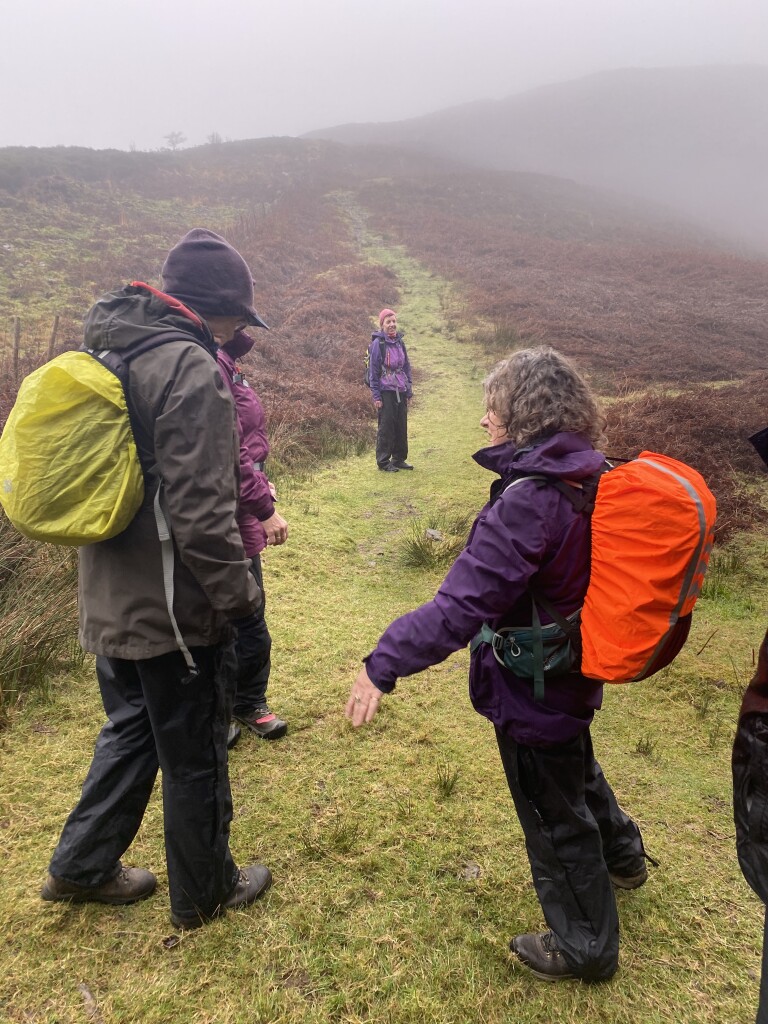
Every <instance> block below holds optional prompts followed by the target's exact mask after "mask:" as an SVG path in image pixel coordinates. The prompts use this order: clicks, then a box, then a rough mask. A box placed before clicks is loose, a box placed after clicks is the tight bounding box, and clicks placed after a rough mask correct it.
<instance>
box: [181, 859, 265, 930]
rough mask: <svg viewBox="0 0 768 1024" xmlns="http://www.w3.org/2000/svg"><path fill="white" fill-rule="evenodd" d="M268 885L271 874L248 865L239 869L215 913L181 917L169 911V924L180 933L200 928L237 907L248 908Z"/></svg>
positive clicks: (263, 867)
mask: <svg viewBox="0 0 768 1024" xmlns="http://www.w3.org/2000/svg"><path fill="white" fill-rule="evenodd" d="M270 885H272V872H271V871H270V870H269V868H267V867H265V866H264V865H263V864H249V865H248V867H247V868H240V873H239V875H238V877H237V884H236V885H235V888H234V889H233V890H232V893H231V895H230V896H229V897H228V898H227V899H226V900H224V902H223V903H222V904H221V906H220V907H219V908H218V910H217V911H216V913H214V914H211V916H210V917H208V916H207V915H206V914H194V915H193V916H191V917H181V915H179V914H174V913H173V911H171V924H172V925H173V926H174V927H175V928H179V929H181V930H182V931H191V930H192V929H193V928H200V927H201V926H202V925H204V924H207V923H208V922H209V921H212V920H213V919H214V918H216V917H222V916H223V915H224V914H226V912H227V911H228V910H237V909H238V907H249V906H250V905H251V903H253V902H254V901H255V900H257V899H258V898H259V896H262V895H263V894H264V893H265V892H266V891H267V889H268V888H269V887H270Z"/></svg>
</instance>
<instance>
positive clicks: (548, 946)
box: [509, 932, 575, 981]
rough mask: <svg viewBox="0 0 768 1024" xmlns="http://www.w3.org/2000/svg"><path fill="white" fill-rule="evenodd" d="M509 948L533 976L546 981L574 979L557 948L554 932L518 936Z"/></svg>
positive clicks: (529, 933)
mask: <svg viewBox="0 0 768 1024" xmlns="http://www.w3.org/2000/svg"><path fill="white" fill-rule="evenodd" d="M509 948H510V949H511V950H512V952H513V953H514V954H515V956H516V957H517V958H518V960H519V961H520V963H521V964H524V965H525V966H526V967H527V968H528V970H529V971H531V973H532V974H535V975H536V977H537V978H542V979H543V980H544V981H565V980H566V979H567V978H573V977H575V975H573V974H572V973H571V969H570V967H569V966H568V964H567V963H566V962H565V959H564V958H563V954H562V953H561V952H560V950H559V949H558V948H557V940H556V939H555V936H554V935H553V934H552V932H528V934H527V935H516V936H515V938H514V939H512V941H511V942H510V944H509Z"/></svg>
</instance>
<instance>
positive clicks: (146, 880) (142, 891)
mask: <svg viewBox="0 0 768 1024" xmlns="http://www.w3.org/2000/svg"><path fill="white" fill-rule="evenodd" d="M156 885H157V879H156V878H155V876H154V875H153V874H152V872H151V871H145V870H144V868H120V870H119V872H118V873H117V874H116V875H115V877H114V878H110V880H109V881H108V882H104V884H103V885H96V886H85V885H76V884H75V883H74V882H68V881H67V880H66V879H65V878H60V877H58V876H57V875H48V878H47V880H46V882H45V885H44V886H43V888H42V891H41V893H40V895H41V896H42V898H43V899H44V900H65V901H67V902H69V903H112V904H114V905H116V906H121V905H123V904H126V903H136V902H137V901H138V900H145V899H146V898H147V896H151V895H152V893H153V892H154V891H155V886H156Z"/></svg>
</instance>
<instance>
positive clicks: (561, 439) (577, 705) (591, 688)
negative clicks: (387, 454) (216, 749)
mask: <svg viewBox="0 0 768 1024" xmlns="http://www.w3.org/2000/svg"><path fill="white" fill-rule="evenodd" d="M485 400H486V409H487V412H486V415H485V416H484V417H483V419H482V420H481V425H482V427H483V428H484V429H485V430H486V431H487V433H488V437H489V445H488V447H486V448H482V449H481V450H480V451H479V452H477V453H476V454H475V456H474V459H475V461H476V462H477V463H478V465H480V466H482V467H483V468H484V469H488V470H490V471H491V472H492V473H495V474H497V475H498V477H499V479H497V480H496V481H495V483H493V484H492V486H491V496H490V501H489V502H488V504H487V505H485V506H484V508H483V509H482V510H481V511H480V514H479V515H478V517H477V519H476V520H475V522H474V525H473V527H472V530H471V532H470V534H469V539H468V540H467V545H466V547H465V549H464V551H463V552H462V553H461V554H460V555H459V557H458V558H457V559H456V562H455V563H454V565H453V567H452V568H451V570H450V571H449V573H448V575H447V576H446V578H445V580H444V581H443V583H442V585H441V586H440V589H439V590H438V592H437V594H436V596H435V598H434V599H433V600H432V601H429V602H428V603H427V604H424V605H422V606H421V607H420V608H417V609H416V610H415V611H412V612H409V613H408V614H407V615H404V616H402V617H401V618H399V619H397V620H395V622H393V623H392V624H391V625H390V626H389V628H388V629H387V630H386V631H385V633H384V635H383V636H382V637H381V639H380V640H379V643H378V645H377V647H376V649H375V650H374V651H373V653H372V654H369V655H368V656H367V657H366V658H365V659H364V662H365V665H364V667H363V668H362V669H361V671H360V673H359V675H358V677H357V679H356V680H355V682H354V684H353V686H352V691H351V694H350V697H349V701H348V703H347V706H346V711H345V713H346V715H347V717H348V718H349V719H351V721H352V724H353V725H354V726H360V725H362V724H363V723H364V722H370V721H371V719H372V718H373V717H374V715H375V714H376V712H377V710H378V708H379V704H380V701H381V698H382V696H383V694H385V693H388V692H390V691H391V690H392V689H393V688H394V686H395V683H396V681H397V680H398V678H400V677H402V676H409V675H412V674H413V673H415V672H419V671H421V670H422V669H425V668H428V667H429V666H430V665H436V664H438V663H439V662H441V661H443V660H444V659H445V658H447V657H448V655H449V654H452V653H453V652H454V651H458V650H459V649H460V648H462V647H466V645H467V644H469V643H470V641H472V640H473V638H475V641H477V639H478V633H479V631H480V630H481V627H483V625H484V624H486V623H487V624H488V625H489V626H490V627H491V629H492V630H493V631H498V630H499V629H501V628H503V627H507V626H512V625H514V626H522V627H528V628H530V626H531V622H532V603H531V591H532V589H535V591H536V594H537V595H541V596H542V597H543V598H544V599H548V601H549V602H550V603H551V604H552V605H554V606H556V608H557V610H558V611H559V612H560V613H561V615H563V616H568V615H571V614H572V613H573V612H575V611H576V610H577V609H578V608H580V606H581V604H582V601H583V599H584V594H585V592H586V589H587V582H588V578H589V567H590V554H589V533H590V524H589V518H588V516H587V515H585V514H584V513H582V512H577V511H576V509H575V508H574V505H573V504H572V502H571V501H570V500H569V499H568V497H566V495H565V494H563V493H561V492H560V491H559V490H558V489H557V487H555V486H550V485H547V484H545V483H542V481H541V480H538V481H537V480H531V479H523V480H520V479H519V478H520V476H521V475H522V476H526V475H528V474H540V475H544V476H547V477H551V478H553V479H554V480H557V481H561V480H564V481H567V482H568V484H569V485H571V486H575V487H577V488H579V487H580V486H581V485H580V481H587V480H594V477H595V474H597V473H598V472H599V471H600V469H601V467H602V466H603V465H604V461H605V460H604V456H603V455H602V454H601V453H600V452H599V451H595V449H594V447H593V445H594V444H595V443H596V442H597V441H598V440H599V439H600V438H601V435H602V430H603V426H604V424H605V420H604V417H603V415H602V413H601V412H600V410H599V408H598V406H597V404H596V401H595V399H594V397H593V396H592V394H591V392H590V390H589V388H588V387H587V385H586V383H585V381H584V380H583V379H582V378H581V377H580V376H579V374H578V373H577V372H576V370H575V369H574V367H573V366H572V365H571V364H570V363H569V362H568V361H567V360H566V359H565V358H564V357H563V356H561V355H560V354H559V353H558V352H556V351H554V350H553V349H550V348H536V349H527V350H523V351H520V352H516V353H514V355H512V356H510V357H509V358H508V359H506V360H504V361H503V362H501V363H499V364H498V365H497V366H496V367H495V369H494V370H493V371H492V373H491V374H490V376H489V377H488V378H487V379H486V381H485ZM516 480H517V481H518V482H517V483H515V481H516ZM550 621H551V618H550V617H549V616H546V615H545V613H544V611H543V609H542V622H543V623H546V622H550ZM522 642H523V641H522V640H521V643H522ZM471 649H472V651H473V653H472V659H471V667H470V677H469V686H470V696H471V699H472V703H473V705H474V707H475V710H476V711H478V712H479V713H480V714H482V715H484V716H485V717H486V718H488V719H490V721H491V722H493V724H494V726H495V728H496V739H497V742H498V747H499V752H500V754H501V761H502V765H503V767H504V771H505V773H506V777H507V782H508V784H509V789H510V791H511V793H512V799H513V800H514V803H515V807H516V809H517V814H518V817H519V819H520V824H521V826H522V828H523V832H524V834H525V842H526V850H527V853H528V859H529V861H530V865H531V873H532V875H533V882H534V886H535V887H536V892H537V895H538V897H539V901H540V903H541V907H542V910H543V912H544V917H545V920H546V922H547V925H548V930H547V931H544V932H541V933H529V934H523V935H518V936H516V937H515V938H514V939H513V940H512V942H511V943H510V946H511V949H512V951H513V952H514V953H515V955H516V956H517V957H518V958H519V960H520V961H521V962H522V963H523V964H524V965H525V966H526V967H528V968H530V970H531V971H533V973H534V974H536V975H537V976H538V977H541V978H545V979H547V980H560V979H564V978H573V977H575V978H581V979H583V980H585V981H598V980H603V979H607V978H610V977H611V976H612V975H613V974H614V972H615V971H616V968H617V966H618V955H619V920H618V914H617V910H616V900H615V897H614V893H613V886H618V887H620V888H623V889H635V888H637V887H638V886H640V885H642V884H643V883H644V882H645V880H646V878H647V870H646V866H645V860H644V849H643V842H642V838H641V835H640V830H639V829H638V827H637V825H636V824H635V823H634V822H633V821H632V819H631V818H629V817H628V816H627V815H626V814H625V813H624V811H623V810H622V809H621V807H620V806H619V804H618V803H617V801H616V797H615V796H614V794H613V791H612V790H611V787H610V786H609V784H608V782H607V781H606V779H605V776H604V775H603V772H602V770H601V768H600V765H599V764H598V763H597V761H596V760H595V758H594V754H593V752H592V740H591V737H590V732H589V729H590V724H591V722H592V718H593V716H594V712H595V710H597V709H598V708H599V707H600V705H601V702H602V691H603V687H602V684H601V683H599V682H595V681H593V680H590V679H587V678H585V677H583V676H581V675H580V674H579V673H577V672H570V673H568V674H564V675H560V676H556V677H554V678H549V679H546V681H545V688H544V694H543V699H541V700H540V701H537V700H536V699H535V697H534V683H533V680H532V679H530V678H524V677H523V676H519V675H515V674H513V673H512V671H510V670H509V669H507V668H506V667H504V666H503V665H502V664H501V662H500V661H498V660H497V658H496V652H495V650H494V648H493V647H492V646H491V645H490V644H489V643H485V642H481V643H477V642H476V643H473V645H472V648H471Z"/></svg>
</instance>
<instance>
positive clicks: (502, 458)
mask: <svg viewBox="0 0 768 1024" xmlns="http://www.w3.org/2000/svg"><path fill="white" fill-rule="evenodd" d="M474 459H475V462H477V463H478V464H479V465H480V466H483V467H484V468H485V469H489V470H491V471H492V472H495V473H498V474H499V476H500V477H501V480H499V481H496V483H495V484H494V485H493V487H492V488H491V495H492V496H493V495H495V494H498V493H499V490H500V489H501V488H503V481H506V480H507V479H508V478H509V477H511V476H512V475H513V474H515V473H540V474H544V475H548V476H554V477H560V478H561V479H566V480H574V481H578V480H583V479H584V478H586V477H588V476H591V475H593V474H594V473H596V472H598V470H599V469H600V467H601V466H602V465H603V463H604V456H603V455H602V454H601V453H600V452H597V451H595V450H594V448H593V447H592V446H591V444H590V442H589V441H588V439H587V438H586V437H584V435H582V434H575V433H560V434H555V435H554V436H552V437H549V438H547V439H546V440H544V441H542V442H540V443H538V444H536V445H533V446H531V447H528V448H521V449H519V450H518V449H515V447H514V446H513V445H512V444H511V443H506V444H501V445H495V446H491V447H489V448H482V449H481V450H480V451H479V452H477V454H476V455H475V456H474ZM588 581H589V519H588V517H587V516H586V515H584V514H583V513H578V512H576V511H575V510H574V508H573V506H572V505H571V503H570V502H569V501H568V499H567V497H565V496H564V495H563V494H561V493H560V492H559V491H558V490H557V489H556V488H555V487H548V486H546V485H540V484H537V482H536V481H534V480H531V481H527V482H525V483H522V484H517V485H516V486H515V487H512V488H509V489H508V490H504V491H503V493H501V496H500V497H499V498H498V500H497V501H495V502H489V503H488V504H487V505H486V506H485V507H484V508H483V509H482V510H481V512H480V514H479V515H478V517H477V519H475V522H474V524H473V526H472V529H471V531H470V534H469V538H468V540H467V544H466V547H465V548H464V550H463V551H462V553H461V554H460V555H459V557H458V558H457V559H456V561H455V562H454V564H453V566H452V567H451V569H450V571H449V572H448V575H447V576H446V577H445V579H444V580H443V583H442V584H441V586H440V589H439V590H438V592H437V594H436V595H435V597H434V599H433V600H432V601H429V602H427V604H423V605H422V606H421V607H420V608H417V609H416V610H415V611H412V612H409V613H408V614H407V615H403V616H402V617H401V618H399V619H396V620H395V621H394V622H393V623H392V624H391V625H390V626H389V628H388V629H387V630H386V632H385V633H384V635H383V636H382V637H381V639H380V640H379V643H378V646H377V647H376V650H375V651H373V653H372V654H370V655H369V656H368V657H367V658H365V659H364V660H365V662H366V666H367V671H368V675H369V677H370V679H371V681H372V682H373V683H374V684H375V685H376V686H377V687H378V688H379V689H380V690H383V691H384V692H388V691H390V690H392V689H393V687H394V685H395V681H396V680H397V679H398V678H399V677H401V676H409V675H412V674H413V673H414V672H420V671H421V670H422V669H424V668H428V667H429V666H430V665H436V664H438V662H441V661H443V660H444V659H445V658H447V657H448V655H449V654H452V653H453V652H454V651H457V650H459V649H460V648H462V647H465V646H466V645H467V644H468V643H469V642H470V640H471V639H472V638H473V637H474V635H475V633H476V632H477V631H478V630H479V629H480V627H481V625H482V624H483V622H488V623H489V625H490V626H492V627H493V628H494V629H499V628H500V627H501V626H511V625H518V626H524V625H527V626H529V625H530V623H531V603H530V598H529V596H528V594H527V589H528V585H529V584H530V583H534V584H535V586H536V587H537V589H539V591H540V592H541V593H543V594H544V596H545V597H547V598H549V600H550V601H551V602H552V603H553V604H554V605H555V606H556V607H557V608H558V610H559V611H560V612H562V614H563V615H570V614H571V613H572V612H574V611H575V610H576V609H577V608H579V607H580V605H581V603H582V601H583V598H584V594H585V592H586V589H587V583H588ZM541 621H542V622H543V623H545V622H547V621H550V620H549V618H548V616H547V615H546V613H545V612H544V611H543V609H542V610H541ZM602 692H603V684H602V683H599V682H595V681H594V680H590V679H585V678H584V677H583V676H581V675H579V674H576V673H574V674H570V675H567V676H562V677H559V678H557V679H549V680H547V682H546V683H545V696H544V702H543V703H536V702H535V701H534V699H533V682H532V680H530V679H520V678H518V677H517V676H515V675H514V674H513V673H512V672H510V671H509V669H507V668H504V667H503V666H502V665H500V664H499V663H498V662H497V661H496V658H495V657H494V654H493V651H492V650H491V648H490V647H489V646H488V645H487V644H481V645H480V647H479V648H478V649H477V650H476V651H475V653H474V654H473V655H472V658H471V663H470V671H469V694H470V699H471V701H472V704H473V706H474V708H475V710H476V711H478V712H479V713H480V714H481V715H484V716H485V717H486V718H488V719H490V721H491V722H493V724H494V725H495V726H497V727H498V728H499V729H500V730H501V731H502V732H503V733H504V734H505V735H507V736H509V737H511V738H512V739H513V740H515V741H516V742H517V743H522V744H525V745H526V746H531V747H544V746H552V745H554V744H557V743H563V742H567V741H568V740H570V739H573V738H574V737H575V736H577V735H578V734H579V733H581V732H583V731H584V730H585V729H586V728H588V727H589V725H590V723H591V721H592V718H593V715H594V711H595V710H596V709H597V708H599V707H600V705H601V703H602Z"/></svg>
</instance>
